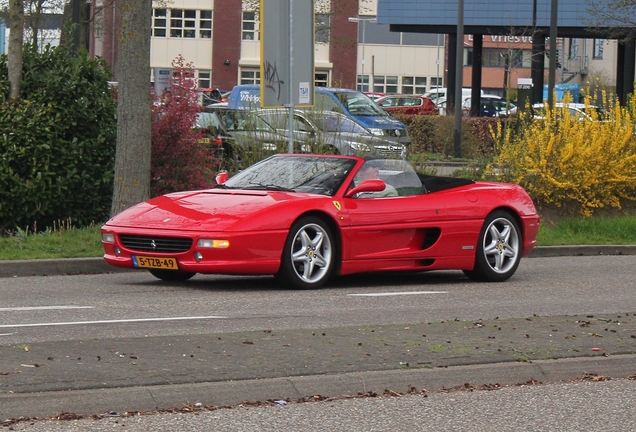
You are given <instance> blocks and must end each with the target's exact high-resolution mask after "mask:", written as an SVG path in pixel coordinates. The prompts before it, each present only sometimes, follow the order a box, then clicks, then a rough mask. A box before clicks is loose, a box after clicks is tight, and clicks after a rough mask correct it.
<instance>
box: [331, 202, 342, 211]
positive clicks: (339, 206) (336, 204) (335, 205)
mask: <svg viewBox="0 0 636 432" xmlns="http://www.w3.org/2000/svg"><path fill="white" fill-rule="evenodd" d="M332 202H333V206H334V207H335V208H337V209H338V211H340V210H342V205H340V201H332Z"/></svg>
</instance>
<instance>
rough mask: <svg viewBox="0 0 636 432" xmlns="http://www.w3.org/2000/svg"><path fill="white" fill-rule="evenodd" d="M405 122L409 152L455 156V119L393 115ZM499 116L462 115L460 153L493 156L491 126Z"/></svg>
mask: <svg viewBox="0 0 636 432" xmlns="http://www.w3.org/2000/svg"><path fill="white" fill-rule="evenodd" d="M395 118H397V119H398V120H400V121H401V122H402V123H404V124H405V125H406V128H407V130H408V131H409V136H410V137H411V141H412V145H411V150H410V153H411V154H412V155H437V158H439V157H440V156H441V158H445V159H451V158H453V157H454V156H455V150H454V149H455V119H454V118H453V117H449V116H435V115H432V116H408V115H395ZM500 121H501V120H498V119H495V118H479V117H476V118H469V117H464V118H462V138H461V143H462V149H461V157H462V158H467V159H475V158H484V157H492V155H493V154H494V143H495V141H494V139H493V137H492V133H491V132H490V130H491V128H492V127H493V126H494V125H496V124H497V123H498V122H500Z"/></svg>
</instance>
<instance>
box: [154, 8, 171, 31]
mask: <svg viewBox="0 0 636 432" xmlns="http://www.w3.org/2000/svg"><path fill="white" fill-rule="evenodd" d="M166 17H167V11H166V9H155V10H154V11H153V19H152V35H153V36H156V37H166V27H167V20H166Z"/></svg>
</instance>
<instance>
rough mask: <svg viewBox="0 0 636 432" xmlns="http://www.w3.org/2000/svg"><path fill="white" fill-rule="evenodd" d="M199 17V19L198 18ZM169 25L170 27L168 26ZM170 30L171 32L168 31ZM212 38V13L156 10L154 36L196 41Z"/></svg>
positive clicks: (153, 27) (193, 10)
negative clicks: (196, 39)
mask: <svg viewBox="0 0 636 432" xmlns="http://www.w3.org/2000/svg"><path fill="white" fill-rule="evenodd" d="M197 15H198V17H197ZM197 23H198V25H197ZM168 24H169V25H168ZM168 30H169V31H168ZM197 32H198V37H200V38H203V39H211V38H212V11H211V10H195V9H154V10H153V20H152V35H153V36H154V37H166V36H168V35H170V37H174V38H188V39H194V38H196V37H197Z"/></svg>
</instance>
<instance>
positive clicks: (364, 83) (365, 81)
mask: <svg viewBox="0 0 636 432" xmlns="http://www.w3.org/2000/svg"><path fill="white" fill-rule="evenodd" d="M358 91H361V92H365V91H369V75H358Z"/></svg>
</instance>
